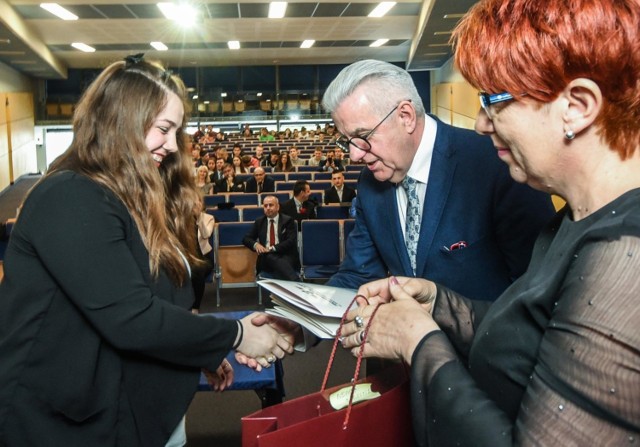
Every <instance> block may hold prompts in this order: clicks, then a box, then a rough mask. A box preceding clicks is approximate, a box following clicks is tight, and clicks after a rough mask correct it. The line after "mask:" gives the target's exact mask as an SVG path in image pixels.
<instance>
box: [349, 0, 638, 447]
mask: <svg viewBox="0 0 640 447" xmlns="http://www.w3.org/2000/svg"><path fill="white" fill-rule="evenodd" d="M453 39H454V42H455V48H456V52H455V61H456V63H457V65H458V67H460V71H461V72H462V74H463V75H464V76H465V77H466V78H467V79H468V80H469V82H470V83H471V84H472V85H473V86H474V87H476V88H478V89H480V90H482V91H483V93H482V94H481V95H480V99H481V104H482V108H481V110H480V112H479V113H478V117H477V119H476V130H477V131H478V133H481V134H483V135H488V136H490V137H491V140H492V142H493V146H494V147H495V150H496V151H497V152H498V156H499V157H500V159H501V160H502V161H503V162H504V163H505V165H506V166H507V167H508V169H509V172H510V173H511V176H512V177H513V179H514V180H516V181H517V182H520V183H526V184H528V185H530V186H532V187H534V188H536V189H538V190H541V191H544V192H547V193H555V194H558V195H559V196H561V197H562V198H564V199H565V200H566V202H567V205H566V207H565V208H564V209H563V210H562V211H561V212H559V213H558V215H557V216H556V217H555V218H554V219H553V220H552V221H551V222H550V223H549V225H547V226H546V227H545V228H544V230H543V231H542V233H541V235H540V237H539V238H538V240H537V242H536V244H535V247H534V250H533V255H532V259H531V263H530V264H529V267H528V270H527V272H526V273H525V274H524V275H523V276H521V277H520V278H519V279H518V280H517V281H516V282H515V283H514V284H513V285H512V286H511V287H510V288H508V289H507V290H506V291H505V292H504V294H502V296H501V297H500V298H499V299H498V300H497V301H496V302H495V303H493V304H492V305H489V304H488V303H487V302H480V301H477V300H470V299H468V297H465V294H460V293H456V292H455V291H454V290H453V289H454V288H453V287H448V286H446V284H443V283H441V282H439V281H437V280H436V281H435V282H431V281H426V280H424V279H419V278H406V277H404V278H396V277H391V278H389V279H383V280H379V281H376V282H373V283H370V284H366V285H364V286H362V287H361V288H360V290H359V291H358V293H360V294H362V295H363V296H364V297H365V298H368V302H369V303H371V304H372V305H370V306H367V303H366V302H365V300H361V302H360V305H361V306H362V307H360V308H358V309H356V310H355V311H353V312H352V313H351V314H350V315H349V319H350V320H353V322H350V323H348V324H347V325H346V326H345V332H344V335H345V336H346V338H345V340H344V345H345V347H347V348H350V349H354V353H355V352H356V348H359V347H360V344H361V342H360V340H361V335H360V334H361V333H362V329H361V328H360V327H358V326H364V325H366V324H367V322H368V319H369V316H370V315H371V313H372V312H373V308H374V306H373V304H376V303H378V302H390V301H391V302H390V303H389V304H383V305H382V306H381V307H380V308H379V309H378V312H377V314H376V317H375V319H374V320H373V321H372V325H371V327H370V330H369V333H368V334H367V337H366V344H365V346H364V355H365V356H374V357H382V358H394V359H398V358H400V359H402V360H404V361H405V362H407V363H409V364H410V365H411V369H412V373H411V374H412V378H411V389H412V391H411V399H412V411H413V423H414V429H415V434H416V439H417V441H418V445H420V446H426V445H431V446H456V445H468V446H478V447H481V446H491V447H494V446H510V445H540V446H543V445H544V446H557V445H572V446H573V445H575V446H586V445H597V446H602V445H611V446H614V445H615V446H621V445H635V444H638V442H640V331H639V330H638V322H639V321H640V279H639V275H638V274H639V272H640V175H638V173H640V126H638V123H640V107H638V105H639V104H640V83H639V82H638V79H640V43H639V42H640V3H639V2H638V0H615V1H614V0H601V1H598V2H593V1H590V0H573V1H571V2H545V1H538V2H532V1H525V0H483V1H481V2H479V3H478V4H476V5H475V6H474V7H473V8H472V9H471V10H470V12H469V13H468V15H467V16H466V17H465V18H463V19H462V21H461V22H460V24H459V25H458V27H457V29H456V31H455V32H454V34H453ZM605 42H606V44H604V43H605ZM485 92H486V93H485ZM505 92H508V93H505ZM358 192H359V195H358V197H359V198H360V197H361V196H362V193H360V190H359V191H358ZM465 250H466V248H465ZM463 280H464V279H463ZM356 317H357V318H356Z"/></svg>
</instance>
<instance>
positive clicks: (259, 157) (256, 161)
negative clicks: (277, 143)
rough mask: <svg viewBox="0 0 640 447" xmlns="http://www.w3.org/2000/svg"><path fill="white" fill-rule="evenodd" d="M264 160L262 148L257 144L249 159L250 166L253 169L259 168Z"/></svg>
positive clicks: (260, 144)
mask: <svg viewBox="0 0 640 447" xmlns="http://www.w3.org/2000/svg"><path fill="white" fill-rule="evenodd" d="M264 159H265V156H264V146H262V143H258V145H257V146H256V149H255V154H254V155H253V156H252V157H251V166H253V167H254V168H257V167H258V166H261V165H262V162H263V161H264Z"/></svg>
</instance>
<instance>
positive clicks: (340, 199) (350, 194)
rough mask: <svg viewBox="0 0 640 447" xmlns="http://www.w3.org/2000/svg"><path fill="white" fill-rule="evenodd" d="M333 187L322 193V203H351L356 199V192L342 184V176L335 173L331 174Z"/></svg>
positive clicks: (338, 172) (340, 173) (337, 172)
mask: <svg viewBox="0 0 640 447" xmlns="http://www.w3.org/2000/svg"><path fill="white" fill-rule="evenodd" d="M331 183H332V184H333V186H332V187H331V188H329V189H327V190H325V191H324V203H351V201H353V199H355V198H356V190H355V189H353V188H352V187H351V186H349V185H345V184H344V174H343V173H342V172H340V171H336V172H334V173H333V174H331Z"/></svg>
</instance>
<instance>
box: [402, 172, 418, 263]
mask: <svg viewBox="0 0 640 447" xmlns="http://www.w3.org/2000/svg"><path fill="white" fill-rule="evenodd" d="M401 184H402V187H403V188H404V190H405V191H406V192H407V219H406V222H405V230H404V232H405V236H404V242H405V244H406V246H407V253H409V260H410V261H411V269H412V270H413V274H414V275H415V274H416V253H417V251H418V239H419V238H420V200H419V199H418V190H417V185H418V181H417V180H415V179H412V178H411V177H405V178H404V180H402V183H401Z"/></svg>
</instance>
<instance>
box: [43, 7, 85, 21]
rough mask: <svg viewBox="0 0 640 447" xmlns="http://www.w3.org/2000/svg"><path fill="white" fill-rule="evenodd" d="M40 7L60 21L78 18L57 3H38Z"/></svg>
mask: <svg viewBox="0 0 640 447" xmlns="http://www.w3.org/2000/svg"><path fill="white" fill-rule="evenodd" d="M40 7H41V8H42V9H44V10H46V11H49V12H50V13H51V14H53V15H54V16H56V17H59V18H61V19H62V20H78V16H77V15H75V14H74V13H72V12H71V11H69V10H67V9H64V8H63V7H62V6H60V5H59V4H57V3H40Z"/></svg>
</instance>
